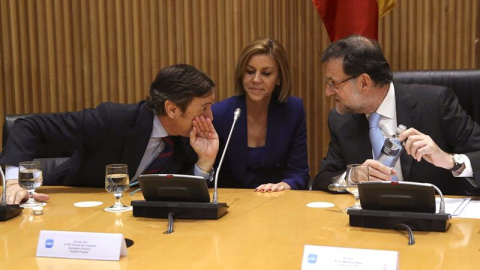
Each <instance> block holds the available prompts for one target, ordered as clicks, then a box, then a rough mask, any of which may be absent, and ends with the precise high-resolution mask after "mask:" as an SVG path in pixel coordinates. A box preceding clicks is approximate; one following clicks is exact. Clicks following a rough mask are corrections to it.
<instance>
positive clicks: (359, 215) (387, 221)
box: [347, 208, 451, 232]
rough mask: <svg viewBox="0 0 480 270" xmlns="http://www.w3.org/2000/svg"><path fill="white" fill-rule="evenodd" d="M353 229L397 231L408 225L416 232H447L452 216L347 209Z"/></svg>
mask: <svg viewBox="0 0 480 270" xmlns="http://www.w3.org/2000/svg"><path fill="white" fill-rule="evenodd" d="M347 214H348V215H349V219H350V226H352V227H366V228H378V229H397V228H398V224H402V223H403V224H406V225H408V226H409V227H410V228H411V229H412V230H414V231H434V232H446V231H447V230H448V228H449V227H450V223H449V220H450V218H451V215H450V214H439V213H417V212H396V211H379V210H363V209H353V208H349V209H347Z"/></svg>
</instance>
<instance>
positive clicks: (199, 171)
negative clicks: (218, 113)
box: [193, 164, 214, 181]
mask: <svg viewBox="0 0 480 270" xmlns="http://www.w3.org/2000/svg"><path fill="white" fill-rule="evenodd" d="M213 172H214V170H213V168H212V170H211V171H210V172H206V171H204V170H202V169H200V167H198V165H197V164H195V167H193V174H195V175H196V176H201V177H203V178H204V179H205V180H209V181H212V180H213Z"/></svg>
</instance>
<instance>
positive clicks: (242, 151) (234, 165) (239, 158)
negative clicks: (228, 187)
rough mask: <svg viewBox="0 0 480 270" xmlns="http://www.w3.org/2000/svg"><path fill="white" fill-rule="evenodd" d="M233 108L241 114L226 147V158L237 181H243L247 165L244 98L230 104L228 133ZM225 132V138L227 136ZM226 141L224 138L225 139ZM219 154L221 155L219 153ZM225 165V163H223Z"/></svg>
mask: <svg viewBox="0 0 480 270" xmlns="http://www.w3.org/2000/svg"><path fill="white" fill-rule="evenodd" d="M235 108H240V109H241V110H242V113H241V114H240V117H239V118H238V121H237V123H236V126H235V128H234V129H233V133H232V137H231V138H230V145H229V146H228V149H227V153H226V157H228V160H229V162H228V164H229V165H230V167H231V171H232V172H236V173H238V174H239V175H236V176H235V178H237V179H244V178H245V177H246V169H247V167H246V164H247V144H248V143H247V109H246V106H245V96H239V97H238V98H236V99H235V102H233V103H232V107H231V110H229V111H228V114H229V115H228V117H230V115H231V116H232V117H231V120H229V121H227V123H229V125H228V132H230V128H231V124H232V123H233V112H234V110H235ZM228 132H227V136H228ZM225 139H226V138H225ZM219 154H221V153H219ZM224 163H225V161H224Z"/></svg>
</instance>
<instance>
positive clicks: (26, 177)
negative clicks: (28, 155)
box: [18, 161, 46, 208]
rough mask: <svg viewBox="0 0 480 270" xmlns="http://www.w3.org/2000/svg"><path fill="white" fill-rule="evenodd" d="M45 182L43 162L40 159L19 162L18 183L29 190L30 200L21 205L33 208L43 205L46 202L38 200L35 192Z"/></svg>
mask: <svg viewBox="0 0 480 270" xmlns="http://www.w3.org/2000/svg"><path fill="white" fill-rule="evenodd" d="M42 183H43V174H42V164H41V163H40V161H24V162H20V163H19V164H18V185H19V186H20V187H22V188H24V189H26V190H27V191H28V201H26V202H25V203H22V204H21V205H20V206H21V207H24V208H32V207H35V206H43V205H45V204H46V203H42V202H38V201H37V200H35V198H34V197H33V192H35V190H36V189H37V188H39V187H40V186H41V185H42Z"/></svg>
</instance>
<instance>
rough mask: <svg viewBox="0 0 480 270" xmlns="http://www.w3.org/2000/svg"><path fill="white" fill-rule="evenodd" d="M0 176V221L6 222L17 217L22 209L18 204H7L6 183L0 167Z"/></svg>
mask: <svg viewBox="0 0 480 270" xmlns="http://www.w3.org/2000/svg"><path fill="white" fill-rule="evenodd" d="M0 174H1V175H2V185H3V193H2V202H1V203H0V221H6V220H9V219H11V218H13V217H16V216H18V215H19V214H20V213H21V212H22V210H23V208H22V207H20V205H18V204H7V182H6V180H5V175H4V174H3V170H2V167H1V166H0Z"/></svg>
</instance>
